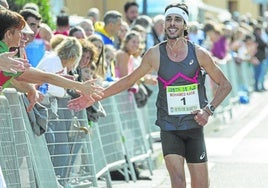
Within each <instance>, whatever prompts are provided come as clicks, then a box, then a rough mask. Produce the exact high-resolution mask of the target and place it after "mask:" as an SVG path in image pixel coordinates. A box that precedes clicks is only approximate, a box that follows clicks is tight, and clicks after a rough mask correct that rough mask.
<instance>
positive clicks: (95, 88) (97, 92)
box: [80, 80, 103, 99]
mask: <svg viewBox="0 0 268 188" xmlns="http://www.w3.org/2000/svg"><path fill="white" fill-rule="evenodd" d="M95 82H96V80H88V81H86V82H84V83H83V86H84V87H83V90H81V91H80V93H82V94H84V95H88V96H93V97H94V98H96V99H101V98H102V96H103V87H101V86H99V85H97V84H95Z"/></svg>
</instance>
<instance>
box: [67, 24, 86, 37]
mask: <svg viewBox="0 0 268 188" xmlns="http://www.w3.org/2000/svg"><path fill="white" fill-rule="evenodd" d="M69 36H73V37H75V38H77V39H85V38H86V33H85V31H84V29H83V28H82V27H80V26H74V27H72V28H71V29H70V31H69Z"/></svg>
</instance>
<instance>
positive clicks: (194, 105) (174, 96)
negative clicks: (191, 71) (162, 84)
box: [166, 84, 200, 115]
mask: <svg viewBox="0 0 268 188" xmlns="http://www.w3.org/2000/svg"><path fill="white" fill-rule="evenodd" d="M166 92H167V104H168V114H169V115H180V114H190V113H191V112H192V111H194V110H198V109H200V104H199V95H198V85H197V84H191V85H184V86H167V89H166Z"/></svg>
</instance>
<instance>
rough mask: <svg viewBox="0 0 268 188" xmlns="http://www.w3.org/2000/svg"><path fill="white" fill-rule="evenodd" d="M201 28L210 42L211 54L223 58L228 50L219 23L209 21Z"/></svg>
mask: <svg viewBox="0 0 268 188" xmlns="http://www.w3.org/2000/svg"><path fill="white" fill-rule="evenodd" d="M203 30H204V32H205V33H206V36H208V37H209V40H210V41H211V42H212V46H211V47H210V51H211V53H212V55H213V56H214V57H216V58H218V59H224V58H225V56H226V55H227V52H228V46H227V40H226V38H225V36H224V35H223V29H222V27H221V25H220V24H216V23H214V22H209V23H206V24H205V25H204V28H203Z"/></svg>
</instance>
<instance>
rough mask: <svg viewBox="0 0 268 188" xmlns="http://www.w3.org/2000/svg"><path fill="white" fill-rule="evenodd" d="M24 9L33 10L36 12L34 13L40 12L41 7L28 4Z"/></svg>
mask: <svg viewBox="0 0 268 188" xmlns="http://www.w3.org/2000/svg"><path fill="white" fill-rule="evenodd" d="M22 9H32V10H34V11H36V12H39V7H38V5H37V4H35V3H26V4H25V5H24V6H23V7H22Z"/></svg>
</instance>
